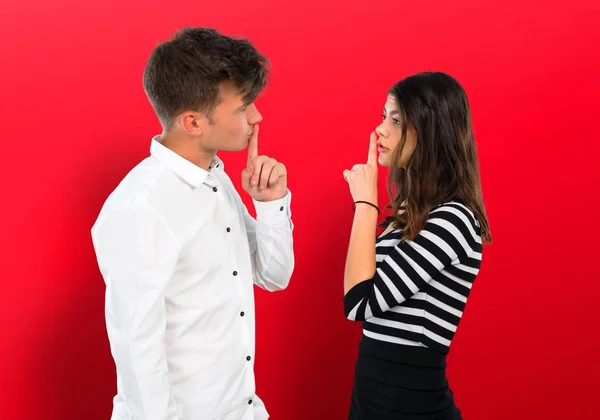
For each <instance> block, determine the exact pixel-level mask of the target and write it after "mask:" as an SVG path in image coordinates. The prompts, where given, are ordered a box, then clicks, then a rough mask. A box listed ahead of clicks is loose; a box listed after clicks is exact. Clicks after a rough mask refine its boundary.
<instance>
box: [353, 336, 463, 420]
mask: <svg viewBox="0 0 600 420" xmlns="http://www.w3.org/2000/svg"><path fill="white" fill-rule="evenodd" d="M348 419H349V420H417V419H418V420H462V416H461V413H460V410H459V409H458V408H457V407H456V406H455V404H454V397H453V394H452V391H451V390H450V387H449V385H448V380H447V379H446V355H445V354H443V353H439V352H437V351H435V350H431V349H427V348H424V347H412V346H405V345H399V344H393V343H385V342H381V341H378V340H373V339H371V338H369V337H366V336H363V338H362V340H361V343H360V350H359V357H358V361H357V362H356V369H355V375H354V387H353V390H352V398H351V404H350V413H349V417H348Z"/></svg>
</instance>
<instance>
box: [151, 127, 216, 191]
mask: <svg viewBox="0 0 600 420" xmlns="http://www.w3.org/2000/svg"><path fill="white" fill-rule="evenodd" d="M150 155H151V156H153V157H154V158H156V159H158V160H159V161H161V162H162V163H163V164H165V165H166V166H167V167H168V168H169V169H171V170H172V171H173V172H175V173H176V174H177V175H179V176H180V177H181V178H183V179H184V180H185V181H186V182H188V183H189V184H191V185H193V186H194V187H199V186H200V185H202V184H203V183H204V182H205V181H207V178H212V176H211V173H210V172H209V171H206V170H204V169H202V168H200V167H199V166H197V165H194V164H193V163H192V162H190V161H189V160H187V159H185V158H184V157H182V156H180V155H178V154H177V153H175V152H174V151H172V150H171V149H169V148H168V147H165V146H164V145H163V144H162V143H161V142H160V141H159V140H158V137H154V138H153V139H152V143H151V144H150ZM223 166H224V165H223V161H222V160H221V159H220V158H219V157H218V156H215V157H214V158H213V160H212V162H211V165H210V167H211V168H219V169H223Z"/></svg>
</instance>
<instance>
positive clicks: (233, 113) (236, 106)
mask: <svg viewBox="0 0 600 420" xmlns="http://www.w3.org/2000/svg"><path fill="white" fill-rule="evenodd" d="M220 99H221V102H220V103H219V105H217V107H216V108H215V109H214V110H213V112H212V115H211V118H210V121H208V120H207V121H206V123H205V124H204V129H203V134H205V136H203V137H204V141H203V143H204V144H203V147H204V148H206V149H212V150H224V151H233V152H237V151H240V150H244V149H245V148H246V147H248V141H249V140H250V135H251V134H252V130H253V129H254V125H255V124H258V123H259V122H261V121H262V115H261V114H260V112H258V109H257V108H256V105H254V103H251V104H244V102H243V98H242V96H241V95H240V94H239V92H238V91H237V90H236V89H235V88H233V87H231V86H230V85H226V84H224V85H221V88H220Z"/></svg>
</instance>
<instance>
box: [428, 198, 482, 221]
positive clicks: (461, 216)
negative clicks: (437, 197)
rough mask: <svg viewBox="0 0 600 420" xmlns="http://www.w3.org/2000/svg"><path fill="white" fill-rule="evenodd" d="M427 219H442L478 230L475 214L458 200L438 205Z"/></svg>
mask: <svg viewBox="0 0 600 420" xmlns="http://www.w3.org/2000/svg"><path fill="white" fill-rule="evenodd" d="M429 219H430V220H431V219H444V220H447V221H448V222H450V223H453V224H461V225H462V224H466V225H469V226H472V227H475V228H479V222H478V221H477V217H476V216H475V212H474V211H473V209H471V207H469V206H468V205H467V204H466V203H465V202H464V201H463V200H460V199H453V200H449V201H446V202H444V203H441V204H438V205H437V206H435V207H434V208H432V209H431V211H430V212H429Z"/></svg>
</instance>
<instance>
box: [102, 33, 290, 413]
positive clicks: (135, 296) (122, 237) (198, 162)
mask: <svg viewBox="0 0 600 420" xmlns="http://www.w3.org/2000/svg"><path fill="white" fill-rule="evenodd" d="M266 65H267V60H266V59H265V57H263V56H262V55H261V54H260V53H259V52H258V51H257V50H256V49H255V48H254V47H253V46H252V45H251V44H250V43H249V42H248V41H246V40H239V39H234V38H231V37H227V36H224V35H221V34H219V33H218V32H216V31H215V30H212V29H206V28H194V29H185V30H182V31H180V32H178V33H177V34H176V35H175V36H174V37H173V38H172V39H171V40H170V41H168V42H165V43H163V44H161V45H159V46H158V47H157V48H156V49H155V50H154V51H153V52H152V54H151V56H150V58H149V60H148V63H147V65H146V69H145V72H144V90H145V92H146V94H147V96H148V99H149V101H150V103H151V104H152V107H153V108H154V110H155V112H156V114H157V116H158V118H159V120H160V122H161V125H162V127H163V132H162V134H161V135H159V136H156V137H154V138H153V139H152V142H151V146H150V156H149V157H147V158H146V159H144V160H143V161H142V162H141V163H139V164H138V165H137V166H136V167H135V168H134V169H133V170H132V171H131V172H130V173H129V174H127V176H126V177H125V178H124V179H123V181H122V182H121V183H120V184H119V186H118V187H117V188H116V189H115V191H114V192H113V193H112V194H111V195H110V196H109V198H108V200H107V201H106V203H105V204H104V206H103V208H102V210H101V212H100V215H99V217H98V220H97V221H96V223H95V224H94V227H93V228H92V238H93V243H94V248H95V251H96V255H97V258H98V265H99V268H100V271H101V273H102V275H103V277H104V280H105V283H106V324H107V331H108V337H109V340H110V346H111V353H112V355H113V358H114V360H115V364H116V368H117V395H116V396H115V398H114V401H113V404H114V407H113V414H112V419H113V420H125V419H127V420H130V419H136V420H211V419H215V420H217V419H219V420H229V419H235V420H240V419H244V420H246V419H253V420H263V419H267V418H268V417H269V415H268V413H267V411H266V409H265V406H264V404H263V403H262V401H261V400H260V398H259V397H258V396H257V395H256V394H255V378H254V368H253V366H254V337H255V335H254V296H253V284H256V285H258V286H259V287H261V288H263V289H266V290H269V291H276V290H281V289H284V288H285V287H286V286H287V285H288V282H289V279H290V277H291V275H292V271H293V268H294V254H293V244H292V230H293V224H292V221H291V212H290V200H291V192H290V191H289V190H288V188H287V181H286V168H285V166H284V165H283V164H281V163H279V162H277V161H276V160H275V159H272V158H269V157H267V156H259V155H258V153H257V142H258V130H259V128H258V127H259V126H258V124H259V122H260V121H261V120H262V116H261V114H260V113H259V112H258V110H257V108H256V106H255V104H254V100H255V98H256V97H257V96H258V94H259V93H260V92H261V91H262V90H263V88H264V86H265V83H266V77H267V72H268V71H267V69H266ZM246 148H247V149H248V161H247V167H246V169H245V170H244V171H243V172H242V185H243V188H244V190H246V191H247V192H248V193H249V194H250V196H251V197H252V199H253V203H254V206H255V209H256V219H254V218H253V217H251V216H250V214H249V213H248V211H247V209H246V207H245V206H244V204H243V203H242V200H241V198H240V196H239V194H238V193H237V192H236V191H235V189H234V187H233V184H232V182H231V180H230V178H229V177H228V175H227V174H226V173H225V172H224V168H223V162H222V161H221V160H220V159H219V158H218V157H217V155H216V153H217V151H218V150H228V151H241V150H243V149H246Z"/></svg>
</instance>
